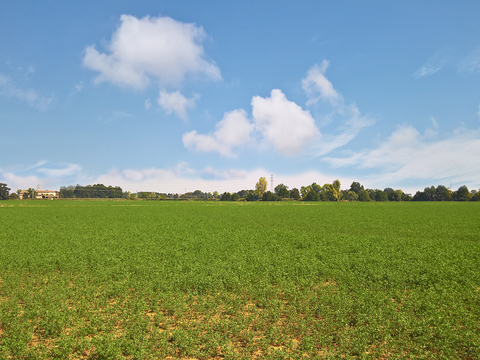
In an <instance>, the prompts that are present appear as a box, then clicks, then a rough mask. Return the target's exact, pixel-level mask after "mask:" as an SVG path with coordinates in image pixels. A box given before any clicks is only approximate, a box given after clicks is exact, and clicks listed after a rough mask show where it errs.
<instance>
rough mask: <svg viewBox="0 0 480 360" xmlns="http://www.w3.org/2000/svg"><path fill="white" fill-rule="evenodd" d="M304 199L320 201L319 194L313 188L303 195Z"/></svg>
mask: <svg viewBox="0 0 480 360" xmlns="http://www.w3.org/2000/svg"><path fill="white" fill-rule="evenodd" d="M303 200H305V201H320V195H318V193H317V192H316V191H314V190H310V191H309V192H308V193H307V194H306V195H305V196H304V197H303Z"/></svg>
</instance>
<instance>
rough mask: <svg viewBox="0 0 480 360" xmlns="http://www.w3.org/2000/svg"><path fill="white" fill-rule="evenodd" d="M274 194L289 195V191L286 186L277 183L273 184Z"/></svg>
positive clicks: (282, 196) (286, 196)
mask: <svg viewBox="0 0 480 360" xmlns="http://www.w3.org/2000/svg"><path fill="white" fill-rule="evenodd" d="M275 194H276V195H278V196H279V197H281V198H289V197H290V191H288V186H286V185H284V184H278V185H277V186H275Z"/></svg>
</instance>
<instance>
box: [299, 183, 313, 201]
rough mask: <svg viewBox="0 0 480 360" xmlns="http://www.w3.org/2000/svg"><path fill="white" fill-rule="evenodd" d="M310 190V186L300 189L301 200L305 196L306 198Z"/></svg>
mask: <svg viewBox="0 0 480 360" xmlns="http://www.w3.org/2000/svg"><path fill="white" fill-rule="evenodd" d="M310 190H312V188H311V187H310V186H302V187H301V188H300V194H301V195H302V198H304V197H305V196H307V194H308V192H309V191H310Z"/></svg>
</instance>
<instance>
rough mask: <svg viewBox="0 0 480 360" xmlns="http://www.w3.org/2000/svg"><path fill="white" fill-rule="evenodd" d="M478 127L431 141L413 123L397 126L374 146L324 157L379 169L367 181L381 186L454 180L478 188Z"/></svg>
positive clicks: (479, 172)
mask: <svg viewBox="0 0 480 360" xmlns="http://www.w3.org/2000/svg"><path fill="white" fill-rule="evenodd" d="M479 153H480V130H476V131H475V130H474V131H472V130H468V129H465V128H458V129H456V130H455V131H454V132H453V134H450V135H448V136H445V137H444V138H443V139H440V140H436V141H430V140H429V139H428V138H426V137H424V136H421V135H420V133H419V132H418V131H417V129H415V128H414V127H412V126H400V127H399V128H397V130H396V131H395V132H393V133H392V135H391V136H390V137H389V138H388V139H387V140H386V141H385V142H383V143H382V144H380V145H379V146H378V147H377V148H375V149H372V150H365V151H362V152H358V153H353V154H351V155H350V156H349V157H345V158H324V160H325V161H327V162H329V163H330V164H332V165H333V166H337V167H341V166H343V167H345V166H355V167H357V168H360V169H362V168H363V169H374V168H376V169H378V170H379V172H377V173H376V174H374V175H371V176H370V177H369V179H370V181H371V182H373V183H377V184H380V185H382V184H383V186H385V185H386V184H389V183H390V184H395V183H397V184H398V183H400V182H401V181H417V183H418V181H419V180H420V181H431V182H435V183H441V182H442V181H443V182H454V183H462V184H463V183H464V184H466V185H470V186H475V187H478V185H479V184H478V179H479V178H480V162H479V161H478V154H479Z"/></svg>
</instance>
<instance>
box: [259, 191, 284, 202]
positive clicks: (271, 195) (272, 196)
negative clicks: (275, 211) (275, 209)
mask: <svg viewBox="0 0 480 360" xmlns="http://www.w3.org/2000/svg"><path fill="white" fill-rule="evenodd" d="M280 200H281V199H280V197H279V196H278V195H275V194H274V193H272V192H271V191H266V192H265V193H264V194H263V196H262V201H280Z"/></svg>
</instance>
